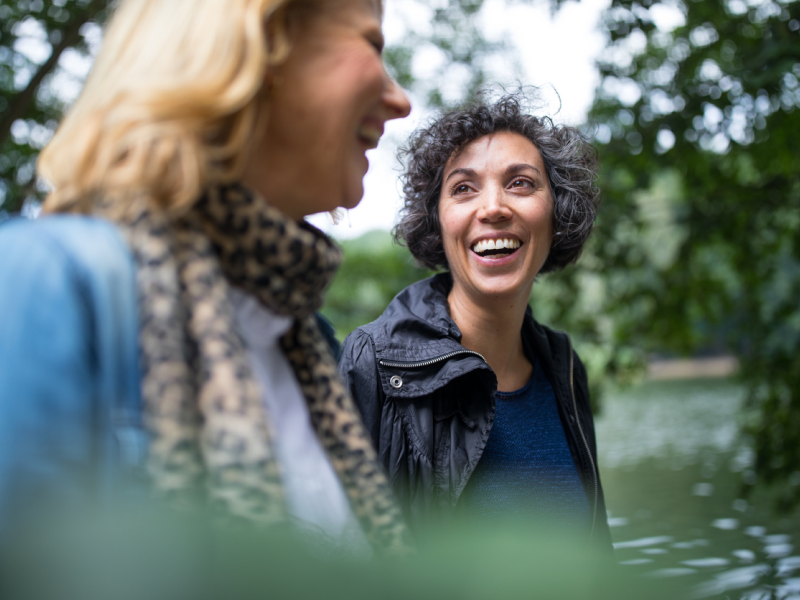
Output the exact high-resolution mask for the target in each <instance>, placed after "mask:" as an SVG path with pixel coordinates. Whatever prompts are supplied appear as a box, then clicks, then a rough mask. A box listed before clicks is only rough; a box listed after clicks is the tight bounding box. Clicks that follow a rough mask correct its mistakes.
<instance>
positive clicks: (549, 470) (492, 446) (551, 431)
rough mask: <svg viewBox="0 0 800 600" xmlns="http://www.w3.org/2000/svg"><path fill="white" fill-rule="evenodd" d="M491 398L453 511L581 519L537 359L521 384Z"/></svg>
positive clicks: (554, 521) (585, 509)
mask: <svg viewBox="0 0 800 600" xmlns="http://www.w3.org/2000/svg"><path fill="white" fill-rule="evenodd" d="M495 399H496V410H495V417H494V424H493V425H492V430H491V432H490V434H489V439H488V441H487V443H486V448H485V449H484V451H483V455H482V456H481V459H480V461H479V462H478V465H477V467H476V468H475V471H474V472H473V474H472V476H471V477H470V479H469V481H468V482H467V486H466V488H465V489H464V492H463V493H462V495H461V498H460V499H459V501H458V512H459V513H460V514H461V515H462V516H465V517H468V518H470V519H475V520H478V521H482V522H493V521H504V522H508V521H511V522H518V521H520V520H525V521H534V522H539V523H545V524H551V525H575V526H580V525H582V524H584V523H586V522H587V521H588V519H589V501H588V499H587V497H586V492H585V491H584V489H583V484H582V483H581V479H580V476H579V475H578V471H577V469H576V467H575V462H574V461H573V459H572V454H571V453H570V450H569V446H568V444H567V438H566V436H565V435H564V427H563V425H562V424H561V419H560V418H559V416H558V407H557V406H556V397H555V394H554V393H553V387H552V386H551V385H550V382H549V381H548V380H547V377H546V376H545V374H544V371H542V368H541V366H540V365H539V363H538V361H537V362H536V364H535V365H534V368H533V375H532V376H531V379H530V380H529V381H528V383H527V384H526V385H525V387H523V388H522V389H519V390H516V391H513V392H497V394H496V396H495Z"/></svg>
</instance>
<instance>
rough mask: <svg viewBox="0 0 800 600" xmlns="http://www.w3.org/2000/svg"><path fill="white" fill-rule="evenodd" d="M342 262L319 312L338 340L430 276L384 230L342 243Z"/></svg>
mask: <svg viewBox="0 0 800 600" xmlns="http://www.w3.org/2000/svg"><path fill="white" fill-rule="evenodd" d="M342 249H343V250H344V260H343V261H342V266H341V268H340V269H339V272H338V273H337V274H336V278H335V279H334V280H333V283H332V284H331V287H330V289H328V291H327V292H326V294H325V308H324V309H323V311H322V312H323V313H324V314H325V316H326V317H328V319H330V320H331V322H332V323H333V324H334V326H335V328H336V334H337V335H338V336H339V337H340V338H341V339H344V337H346V336H347V334H349V333H350V332H351V331H353V330H354V329H355V328H357V327H360V326H361V325H364V324H366V323H370V322H372V321H374V320H375V319H377V318H378V317H379V316H380V315H381V313H382V312H383V311H384V310H385V309H386V306H387V305H388V304H389V302H391V300H392V298H394V297H395V295H396V294H397V293H398V292H399V291H400V290H402V289H403V288H405V287H407V286H409V285H411V284H412V283H414V282H415V281H419V280H420V279H424V278H425V277H428V276H429V275H431V274H432V273H431V272H430V271H428V270H427V269H423V268H421V267H419V266H417V265H416V263H415V262H414V259H413V257H412V256H411V253H410V252H409V251H408V249H407V248H404V247H401V246H398V245H397V244H395V243H394V242H393V241H392V236H391V235H390V234H389V233H388V232H387V231H371V232H369V233H366V234H364V235H362V236H361V237H359V238H357V239H354V240H347V241H344V242H342Z"/></svg>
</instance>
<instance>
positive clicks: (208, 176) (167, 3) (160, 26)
mask: <svg viewBox="0 0 800 600" xmlns="http://www.w3.org/2000/svg"><path fill="white" fill-rule="evenodd" d="M290 4H291V5H292V6H294V5H297V4H299V3H297V2H293V1H292V0H121V2H120V4H119V7H118V8H117V9H116V12H115V14H114V16H113V18H112V19H111V21H110V23H109V26H108V28H107V31H106V35H105V41H104V43H103V47H102V50H101V51H100V54H99V56H98V57H97V60H96V62H95V65H94V67H93V70H92V72H91V74H90V76H89V79H88V81H87V83H86V86H85V87H84V89H83V91H82V93H81V96H80V97H79V98H78V100H77V101H76V103H75V105H74V106H73V107H72V108H71V110H70V111H69V112H68V114H67V115H66V117H65V118H64V120H63V122H62V123H61V125H60V127H59V129H58V131H57V132H56V134H55V136H54V137H53V139H52V140H51V142H50V143H49V144H48V145H47V147H46V148H45V149H44V150H43V151H42V153H41V155H40V158H39V164H38V168H39V173H40V175H41V176H42V177H44V178H45V179H46V180H49V182H50V183H51V185H52V186H53V191H52V192H51V193H50V194H49V196H48V198H47V200H46V201H45V204H44V209H45V210H46V211H48V212H89V211H90V210H91V207H92V204H93V202H94V201H95V200H96V199H97V198H113V202H114V203H116V204H118V205H119V206H115V207H114V208H115V209H119V210H120V211H124V210H125V208H126V205H127V204H130V202H131V201H132V199H133V198H135V197H141V196H142V195H144V196H145V197H147V198H150V199H152V201H154V202H156V203H157V205H159V206H160V207H162V208H164V209H167V210H169V211H182V210H184V209H186V208H188V207H190V206H191V205H192V204H193V203H194V202H195V200H196V199H197V198H198V197H199V196H200V194H201V192H202V190H203V189H204V188H205V187H206V186H208V185H209V184H213V183H225V182H230V181H233V180H235V179H237V178H238V177H239V176H240V174H241V172H242V169H243V167H244V162H245V160H246V157H247V153H248V149H249V147H250V146H251V144H252V143H253V141H254V137H255V136H256V135H257V132H258V131H259V130H260V129H261V125H262V124H263V123H262V122H263V117H264V115H263V114H262V112H263V111H261V110H260V106H261V105H263V102H260V101H259V99H260V97H261V94H260V93H259V92H260V91H261V89H262V87H263V85H264V78H265V75H266V72H267V69H268V68H269V67H270V66H273V65H276V64H279V63H280V62H282V61H283V60H284V59H285V58H286V56H287V55H288V52H289V42H290V31H289V29H290V24H291V23H290V19H289V11H288V8H289V6H290ZM268 38H269V39H268Z"/></svg>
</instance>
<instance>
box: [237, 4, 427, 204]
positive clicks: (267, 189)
mask: <svg viewBox="0 0 800 600" xmlns="http://www.w3.org/2000/svg"><path fill="white" fill-rule="evenodd" d="M303 10H304V11H305V12H304V13H303V15H304V16H303V17H302V18H301V19H300V20H301V23H300V24H299V26H298V30H297V32H296V34H295V35H294V37H293V39H292V50H291V52H290V54H289V57H288V58H287V60H286V61H285V62H284V63H283V64H282V65H281V66H280V67H278V68H277V69H275V71H274V73H271V74H268V75H267V78H266V81H265V86H267V88H269V87H270V86H272V92H271V93H265V94H264V95H265V97H266V98H265V103H266V110H267V114H268V123H267V128H266V132H265V135H264V137H263V139H262V140H261V143H260V144H259V145H258V147H257V148H256V149H255V151H254V153H253V155H252V156H251V157H250V161H249V163H248V165H247V166H246V168H245V175H244V182H245V183H246V184H248V185H250V186H251V187H253V188H254V189H256V190H257V191H258V192H259V193H261V194H262V195H263V196H264V197H265V198H266V199H267V201H269V202H270V203H271V204H273V205H275V206H277V207H278V208H280V209H281V210H283V211H284V212H285V213H286V214H287V215H288V216H290V217H292V218H295V219H300V218H302V217H304V216H306V215H309V214H312V213H317V212H322V211H327V210H333V209H334V208H337V207H340V206H341V207H345V208H352V207H354V206H356V205H357V204H358V203H359V202H360V200H361V197H362V195H363V193H364V188H363V184H362V179H363V178H364V175H365V174H366V172H367V168H368V167H369V162H368V161H367V157H366V152H367V150H370V149H372V148H375V147H376V146H377V145H378V140H379V138H380V136H381V135H382V134H383V128H384V124H385V123H386V121H388V120H390V119H396V118H400V117H405V116H407V115H408V113H409V111H410V110H411V107H410V105H409V102H408V99H407V98H406V96H405V94H404V93H403V91H402V90H401V89H400V88H399V87H398V86H397V84H396V83H395V82H394V81H393V80H392V79H391V78H390V77H389V76H388V75H387V73H386V70H385V68H384V65H383V61H382V58H381V50H382V48H383V35H382V33H381V5H380V1H379V0H329V1H327V2H319V3H315V6H314V8H313V9H312V8H306V9H303Z"/></svg>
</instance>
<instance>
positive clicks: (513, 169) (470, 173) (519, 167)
mask: <svg viewBox="0 0 800 600" xmlns="http://www.w3.org/2000/svg"><path fill="white" fill-rule="evenodd" d="M526 169H530V170H532V171H536V172H537V173H538V174H539V175H541V174H542V172H541V171H540V170H539V169H537V168H536V167H534V166H533V165H529V164H528V163H519V164H516V165H511V166H509V167H508V168H507V169H506V174H507V175H510V174H511V173H519V172H520V171H524V170H526ZM453 175H466V176H467V177H475V175H477V173H476V172H475V170H474V169H469V168H461V169H453V170H452V171H450V174H449V175H448V176H447V178H446V179H445V180H444V181H445V183H447V182H448V181H450V178H451V177H452V176H453Z"/></svg>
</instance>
